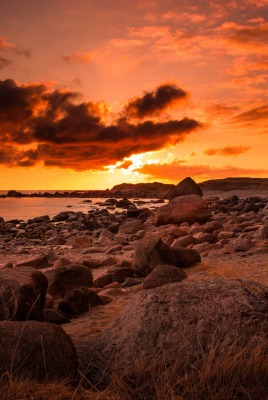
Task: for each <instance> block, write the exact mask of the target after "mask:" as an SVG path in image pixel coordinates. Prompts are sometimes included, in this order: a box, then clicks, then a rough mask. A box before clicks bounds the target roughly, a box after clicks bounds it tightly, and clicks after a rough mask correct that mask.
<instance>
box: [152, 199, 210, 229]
mask: <svg viewBox="0 0 268 400" xmlns="http://www.w3.org/2000/svg"><path fill="white" fill-rule="evenodd" d="M210 216H211V211H210V210H209V208H208V205H207V202H206V201H205V200H204V199H202V198H201V197H200V196H198V195H187V196H181V197H175V198H174V199H173V200H171V202H170V203H168V204H165V205H163V206H161V207H159V208H158V210H157V211H156V213H155V216H154V222H155V224H156V225H157V226H159V225H167V224H176V225H178V224H181V223H183V222H188V223H189V224H193V223H194V222H200V223H205V222H207V221H208V220H209V219H210Z"/></svg>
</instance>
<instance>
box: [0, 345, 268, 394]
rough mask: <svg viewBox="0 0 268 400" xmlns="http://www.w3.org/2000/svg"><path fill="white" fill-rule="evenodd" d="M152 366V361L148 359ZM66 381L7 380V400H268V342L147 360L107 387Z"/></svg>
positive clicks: (3, 388) (1, 388)
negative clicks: (181, 358)
mask: <svg viewBox="0 0 268 400" xmlns="http://www.w3.org/2000/svg"><path fill="white" fill-rule="evenodd" d="M147 364H148V363H147ZM82 384H83V382H82V381H81V383H80V385H79V386H77V387H76V388H74V387H72V386H70V385H68V384H67V383H66V382H61V383H47V384H38V383H36V382H32V381H27V380H24V381H15V380H13V379H10V378H5V379H2V381H1V383H0V398H1V400H229V399H230V400H232V399H239V400H268V340H267V339H264V338H253V339H252V340H251V342H250V343H248V344H247V345H246V346H244V347H242V348H241V345H240V342H239V341H237V342H236V343H233V344H232V345H230V346H229V347H228V348H227V349H226V350H225V351H223V349H222V348H220V344H218V345H215V344H214V345H213V346H212V348H211V350H210V352H209V353H208V354H207V355H206V356H205V355H204V357H203V360H202V361H201V362H200V363H199V364H198V365H195V366H193V365H192V366H190V365H189V366H185V368H184V370H183V371H182V370H181V369H180V370H178V366H176V365H172V366H169V367H164V366H159V365H150V366H147V365H146V363H145V362H142V360H138V361H136V363H135V367H134V368H133V369H132V370H131V371H124V373H122V374H121V375H120V376H119V375H114V376H113V377H112V380H111V383H110V385H109V387H107V388H106V389H105V390H103V391H97V390H94V389H93V388H92V389H85V388H83V387H82Z"/></svg>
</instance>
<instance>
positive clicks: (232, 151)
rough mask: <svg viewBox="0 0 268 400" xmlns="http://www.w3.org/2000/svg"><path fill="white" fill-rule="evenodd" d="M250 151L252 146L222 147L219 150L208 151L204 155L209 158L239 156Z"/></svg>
mask: <svg viewBox="0 0 268 400" xmlns="http://www.w3.org/2000/svg"><path fill="white" fill-rule="evenodd" d="M249 149H250V146H226V147H220V148H218V149H213V148H211V149H206V150H205V151H204V154H206V155H207V156H215V155H219V156H228V157H230V156H234V157H236V156H238V155H239V154H243V153H245V152H246V151H248V150H249Z"/></svg>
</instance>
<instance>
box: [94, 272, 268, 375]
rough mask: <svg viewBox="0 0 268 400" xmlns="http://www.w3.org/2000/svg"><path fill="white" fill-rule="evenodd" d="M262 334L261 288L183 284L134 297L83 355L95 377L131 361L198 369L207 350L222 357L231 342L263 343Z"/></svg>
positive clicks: (265, 312)
mask: <svg viewBox="0 0 268 400" xmlns="http://www.w3.org/2000/svg"><path fill="white" fill-rule="evenodd" d="M267 329H268V287H267V286H266V285H261V284H259V283H255V282H252V281H247V280H242V279H241V280H228V279H210V280H200V281H187V280H185V281H184V282H180V283H173V284H170V285H168V286H164V287H159V288H156V289H152V290H148V291H147V290H146V291H143V292H141V293H139V294H137V295H136V297H135V300H134V303H131V304H130V305H129V306H127V307H126V308H125V309H124V310H123V311H122V313H121V314H120V315H119V316H117V317H116V318H115V319H114V320H113V322H112V323H111V324H110V325H109V327H108V328H107V329H106V330H105V331H104V333H103V334H102V335H101V336H100V337H99V338H98V339H96V342H95V343H94V346H92V347H91V349H89V353H88V354H87V357H88V362H89V364H88V365H90V364H91V365H93V364H94V368H96V366H97V367H99V368H100V372H101V373H102V372H103V371H104V369H105V368H107V366H108V368H107V372H108V374H109V372H118V371H120V370H121V371H122V370H124V371H125V370H126V369H127V368H128V367H133V366H134V363H135V362H136V360H139V361H141V362H142V360H144V362H145V363H146V364H147V365H148V364H151V363H152V364H153V363H156V364H160V365H161V364H165V365H167V366H168V365H170V364H172V363H173V362H176V363H177V366H178V368H180V367H182V368H183V367H185V366H186V365H188V364H194V365H196V368H197V369H198V362H199V361H200V362H202V360H203V359H204V357H205V356H206V355H207V354H208V352H209V351H210V350H214V351H218V352H219V354H220V352H223V353H224V354H225V351H226V349H227V348H228V347H229V346H233V345H234V342H235V343H236V344H237V345H238V346H243V345H245V344H246V343H248V342H249V341H250V340H252V338H253V337H254V336H264V337H265V338H266V337H267ZM88 372H89V374H90V373H91V372H92V370H91V368H90V367H89V371H88ZM95 372H96V370H95Z"/></svg>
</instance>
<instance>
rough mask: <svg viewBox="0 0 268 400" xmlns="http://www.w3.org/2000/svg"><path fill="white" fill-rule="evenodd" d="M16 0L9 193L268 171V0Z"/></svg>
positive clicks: (7, 145)
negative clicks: (38, 1)
mask: <svg viewBox="0 0 268 400" xmlns="http://www.w3.org/2000/svg"><path fill="white" fill-rule="evenodd" d="M164 3H165V4H163V2H161V1H160V0H137V2H136V3H135V4H133V2H130V0H118V1H114V2H109V1H106V0H103V1H102V2H98V4H97V3H95V2H92V1H88V2H84V1H83V0H78V1H77V2H74V1H73V0H66V1H64V2H63V1H62V0H53V1H52V0H48V1H47V2H46V3H45V4H38V5H36V2H34V1H33V0H29V1H28V2H27V3H24V4H22V2H20V1H18V0H10V1H9V2H8V3H6V4H5V5H4V6H3V7H2V13H1V16H0V22H1V25H0V26H1V31H0V190H9V189H15V190H79V189H81V190H91V189H107V188H111V187H113V186H114V185H116V184H119V183H123V182H132V183H138V182H154V181H159V182H163V183H177V182H178V181H179V180H181V179H183V178H184V177H186V176H191V177H192V178H193V179H195V180H196V181H197V182H200V181H204V180H207V179H216V178H225V177H239V176H248V177H268V167H267V144H268V139H267V138H268V128H267V127H268V124H267V118H268V100H267V79H268V73H267V67H268V63H267V48H268V47H267V44H268V22H267V16H268V1H267V0H258V1H254V2H253V1H251V0H245V1H243V3H242V2H241V1H240V0H230V1H227V3H226V2H225V3H224V4H223V3H222V2H221V1H220V0H211V1H209V2H206V1H203V0H199V1H191V0H190V1H187V2H186V1H185V2H181V4H180V5H178V4H177V2H176V1H175V0H168V1H166V2H164Z"/></svg>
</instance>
